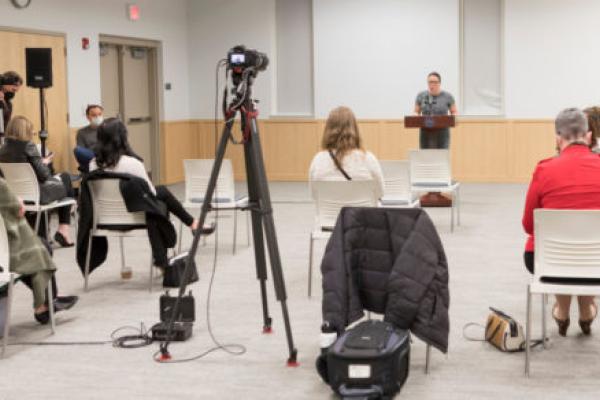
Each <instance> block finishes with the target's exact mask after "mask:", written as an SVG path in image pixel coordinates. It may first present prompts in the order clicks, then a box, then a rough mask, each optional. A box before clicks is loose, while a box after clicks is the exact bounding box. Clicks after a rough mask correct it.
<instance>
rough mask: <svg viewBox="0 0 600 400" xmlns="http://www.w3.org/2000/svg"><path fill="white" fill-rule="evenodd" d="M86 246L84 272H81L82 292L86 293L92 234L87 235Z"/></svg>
mask: <svg viewBox="0 0 600 400" xmlns="http://www.w3.org/2000/svg"><path fill="white" fill-rule="evenodd" d="M89 235H90V236H89V238H88V245H87V253H86V255H85V271H84V272H83V291H84V292H87V291H88V280H89V277H90V260H91V257H92V238H93V236H92V234H91V233H90V234H89Z"/></svg>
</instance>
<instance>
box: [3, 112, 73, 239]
mask: <svg viewBox="0 0 600 400" xmlns="http://www.w3.org/2000/svg"><path fill="white" fill-rule="evenodd" d="M34 135H35V132H34V130H33V124H32V123H31V121H29V120H28V119H27V118H25V117H22V116H16V117H14V118H13V119H12V120H11V121H10V123H9V124H8V126H7V127H6V141H5V142H4V144H3V145H2V147H0V162H5V163H29V164H31V166H32V167H33V170H34V172H35V175H36V176H37V180H38V184H39V186H40V202H41V204H49V203H52V202H53V201H56V200H61V199H63V198H65V197H74V192H73V186H72V184H71V176H70V175H69V174H67V173H63V174H60V175H53V173H52V171H51V169H50V167H49V164H50V163H51V162H52V159H53V156H54V154H53V153H50V154H49V155H48V156H46V157H44V158H42V156H41V155H40V152H39V150H38V148H37V146H36V145H35V143H33V141H32V140H33V136H34ZM58 222H59V225H58V230H57V231H56V234H55V235H54V240H56V241H57V242H58V243H59V244H60V245H61V246H62V247H72V246H73V245H74V243H73V241H72V240H71V239H70V233H69V226H70V224H71V206H65V207H61V208H59V209H58ZM40 232H46V227H45V226H44V224H43V223H40ZM42 236H45V234H44V235H42Z"/></svg>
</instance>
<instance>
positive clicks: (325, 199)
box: [308, 180, 378, 297]
mask: <svg viewBox="0 0 600 400" xmlns="http://www.w3.org/2000/svg"><path fill="white" fill-rule="evenodd" d="M310 185H311V190H312V194H313V197H314V199H315V205H316V216H315V226H314V228H313V230H312V231H311V233H310V243H309V246H310V247H309V253H308V297H310V296H311V295H312V268H313V247H314V241H315V240H317V239H329V237H330V236H331V232H332V231H333V227H334V226H335V223H336V221H337V217H338V214H339V213H340V210H341V209H342V207H377V200H378V199H377V193H376V184H375V181H373V180H353V181H315V182H311V184H310Z"/></svg>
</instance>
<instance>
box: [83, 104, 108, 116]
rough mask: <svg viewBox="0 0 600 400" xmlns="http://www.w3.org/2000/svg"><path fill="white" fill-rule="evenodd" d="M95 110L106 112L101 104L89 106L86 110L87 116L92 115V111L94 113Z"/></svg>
mask: <svg viewBox="0 0 600 400" xmlns="http://www.w3.org/2000/svg"><path fill="white" fill-rule="evenodd" d="M93 108H99V109H100V110H102V111H104V107H102V106H101V105H99V104H88V106H87V107H86V108H85V116H86V117H87V116H88V115H90V111H92V109H93Z"/></svg>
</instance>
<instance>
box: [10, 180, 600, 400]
mask: <svg viewBox="0 0 600 400" xmlns="http://www.w3.org/2000/svg"><path fill="white" fill-rule="evenodd" d="M174 190H175V191H176V192H178V193H181V186H177V187H175V188H174ZM271 190H272V196H273V199H274V200H275V201H276V203H275V205H274V209H275V220H276V225H277V234H278V239H279V246H280V251H281V258H282V261H283V268H284V274H285V280H286V285H287V291H288V296H289V300H288V306H289V311H290V317H291V323H292V328H293V334H294V340H295V343H296V346H297V348H298V350H299V361H300V366H299V367H298V368H288V367H286V366H285V361H286V358H287V345H286V339H285V334H284V328H283V323H282V317H281V308H280V307H279V304H278V303H277V302H276V301H275V299H274V296H273V287H272V281H269V282H268V291H269V296H270V298H269V305H270V311H271V315H272V317H273V320H274V324H273V325H274V333H273V334H272V335H263V334H262V333H261V328H262V312H261V305H260V292H259V286H258V282H257V280H256V273H255V268H254V259H253V251H252V249H251V248H250V247H246V236H245V235H246V230H245V227H246V226H245V215H244V214H241V215H240V219H239V222H240V223H239V228H240V229H239V232H238V235H239V240H238V251H237V253H236V254H235V255H233V254H232V219H231V218H226V217H222V218H220V219H219V222H220V223H219V237H218V241H219V246H218V248H219V254H218V262H217V271H216V276H215V280H214V286H213V296H212V301H211V308H210V317H211V322H212V329H213V332H214V334H215V336H216V337H217V338H218V340H219V341H220V342H221V343H223V344H230V343H235V344H240V345H243V346H245V348H246V350H247V351H246V353H245V354H243V355H241V356H233V355H230V354H227V353H225V352H223V351H219V352H214V353H211V354H209V355H207V356H205V357H204V358H202V359H199V360H196V361H192V362H187V363H180V364H171V365H161V364H157V363H155V362H154V361H153V360H152V356H153V354H154V353H155V352H156V351H157V346H156V345H151V346H149V347H144V348H140V349H127V350H125V349H118V348H113V347H112V346H111V345H110V344H105V345H87V346H84V345H79V346H50V345H44V346H39V345H38V346H35V345H27V346H22V345H17V346H10V347H9V349H8V352H7V355H6V358H5V359H3V360H0V399H2V400H8V399H10V400H16V399H18V400H26V399H111V400H117V399H144V400H149V399H167V398H169V399H331V398H333V396H332V395H331V391H330V389H329V387H328V386H326V385H325V384H324V383H323V382H321V380H320V378H319V377H318V375H317V374H316V372H315V369H314V360H315V357H316V355H317V353H318V351H319V348H318V337H319V326H320V322H321V318H320V302H321V298H320V293H319V290H318V288H319V287H320V286H319V279H320V277H319V274H318V273H317V274H316V276H315V280H314V285H315V286H314V287H316V288H317V289H316V290H315V294H314V295H313V297H312V298H311V299H308V298H307V295H306V289H307V261H308V235H309V232H310V229H311V227H312V223H313V215H314V211H313V207H314V206H313V205H312V204H311V203H310V202H309V199H308V194H307V189H306V185H305V184H292V183H274V184H272V186H271ZM525 190H526V186H525V185H506V184H502V185H500V184H469V185H464V186H463V189H462V192H461V194H462V196H461V197H462V201H463V204H462V226H461V227H459V228H458V229H457V230H456V231H455V232H454V233H453V234H451V233H450V226H449V221H450V219H449V212H448V210H447V209H428V212H429V213H430V215H431V216H432V218H433V220H434V222H435V223H436V226H437V227H438V230H439V233H440V235H441V237H442V240H443V243H444V247H445V250H446V252H447V256H448V259H449V265H450V295H451V307H450V318H451V332H450V351H449V353H448V356H445V355H443V354H441V353H439V352H437V351H433V352H432V369H431V373H430V374H429V375H425V374H424V373H423V368H424V364H425V346H424V344H423V343H422V342H420V341H419V340H415V341H414V342H413V348H412V349H413V350H412V359H411V371H410V376H409V379H408V381H407V383H406V385H405V387H404V388H403V389H402V392H401V395H400V396H399V397H400V398H405V399H420V400H423V399H503V400H506V399H521V398H527V399H528V400H532V399H566V398H572V399H587V398H589V399H592V398H597V393H598V392H599V391H600V381H599V380H598V376H599V369H598V363H597V360H598V358H599V356H600V341H598V339H597V338H598V336H599V335H598V334H597V333H595V334H594V335H592V336H591V337H585V338H584V337H582V336H581V334H580V332H579V328H578V327H577V324H576V319H577V314H576V310H573V311H574V314H573V315H572V320H573V322H574V323H573V326H572V327H571V328H570V331H569V335H568V337H566V338H561V337H559V336H558V334H557V332H556V328H555V326H554V325H553V324H552V323H549V326H550V330H549V332H550V339H551V343H550V348H549V349H548V350H546V351H542V350H535V351H534V352H533V359H532V376H531V378H530V379H526V378H524V376H523V366H524V356H523V354H520V353H519V354H503V353H500V352H499V351H497V350H495V349H494V348H492V347H490V346H489V345H487V344H485V343H478V342H469V341H466V340H465V339H464V338H463V334H462V327H463V325H464V324H466V323H467V322H480V323H483V322H484V320H485V318H486V316H487V313H488V307H489V306H494V307H497V308H499V309H501V310H503V311H505V312H507V313H508V314H511V315H513V316H514V317H515V318H517V319H518V320H519V321H521V322H524V321H525V288H526V284H527V280H528V274H527V272H526V271H525V269H524V267H523V264H522V251H523V244H524V240H525V236H524V234H523V233H522V228H521V222H520V221H521V213H522V208H523V199H524V194H525ZM183 240H184V243H186V244H188V245H189V242H190V234H189V231H188V230H187V229H185V235H184V239H183ZM214 244H215V239H214V237H211V238H209V239H208V241H207V244H206V246H205V247H201V248H200V252H199V254H198V259H197V262H198V267H199V272H200V275H201V279H200V281H199V282H198V283H196V284H194V285H192V286H191V291H192V292H193V294H194V295H195V297H196V306H197V312H196V314H197V322H196V324H195V325H194V336H193V338H192V339H191V340H190V341H188V342H185V343H181V344H174V345H173V346H172V347H171V351H172V355H173V357H174V359H175V360H177V359H182V358H186V357H191V356H195V355H198V354H200V353H202V352H204V351H206V350H207V349H209V348H211V347H212V346H213V343H212V342H211V340H210V337H209V334H208V331H207V323H206V295H207V288H208V284H209V280H210V274H211V268H212V260H213V254H214V249H215V245H214ZM324 245H325V243H318V244H317V247H316V249H317V251H316V252H315V260H316V265H317V266H318V264H319V263H318V260H317V258H320V256H321V254H322V250H323V247H324ZM126 256H127V264H128V265H129V266H131V267H132V268H133V278H132V279H131V280H128V281H123V280H121V278H120V274H119V251H118V248H117V241H111V251H110V252H109V258H108V261H107V263H106V264H105V265H104V266H103V267H101V268H100V269H99V270H98V271H97V272H95V273H94V274H93V275H92V276H91V279H90V282H91V286H90V288H91V290H90V291H89V292H88V293H83V290H82V284H83V279H82V277H81V274H80V273H79V270H78V268H77V266H76V264H75V261H74V249H58V250H57V251H56V252H55V260H56V263H57V264H58V265H59V268H60V270H59V272H58V280H59V286H60V292H61V293H63V294H77V295H79V296H80V301H79V304H78V305H77V306H76V308H74V309H72V310H70V311H68V312H64V313H60V314H58V316H57V323H58V325H57V333H56V335H53V336H51V335H50V334H49V330H48V329H47V328H45V327H41V326H39V325H38V324H37V323H36V322H34V320H33V317H32V315H31V314H32V310H31V308H30V307H31V295H30V292H29V291H28V290H27V289H26V288H25V287H24V286H23V285H18V286H17V287H16V290H15V292H16V296H15V303H14V308H13V313H12V315H13V319H12V321H13V326H12V336H11V341H12V342H16V341H18V342H23V341H27V342H33V341H41V342H43V343H52V342H68V341H104V340H109V339H110V334H111V332H112V331H113V330H115V329H116V328H119V327H122V326H132V327H139V326H140V324H141V323H143V324H145V326H146V327H149V326H151V325H152V324H153V323H155V322H157V320H158V298H159V296H160V294H161V291H160V281H159V280H158V279H157V280H156V281H155V285H154V289H155V290H154V291H153V292H152V293H149V292H148V276H149V270H148V265H149V257H150V254H149V246H148V244H147V241H146V240H145V239H143V238H140V239H138V238H135V239H129V240H126ZM535 301H536V303H535V311H536V315H535V319H534V323H535V326H536V330H535V332H536V334H538V332H539V326H540V324H539V311H540V308H539V304H540V300H539V299H535ZM594 328H597V326H594ZM598 329H600V328H598ZM124 333H127V332H124ZM470 333H471V334H472V335H477V334H480V332H477V331H476V330H474V331H473V332H470Z"/></svg>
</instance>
